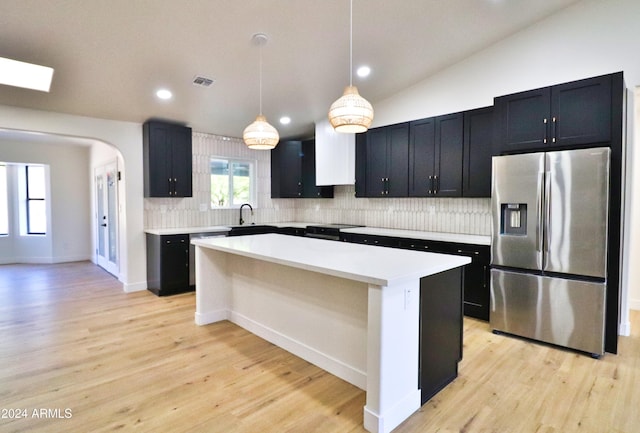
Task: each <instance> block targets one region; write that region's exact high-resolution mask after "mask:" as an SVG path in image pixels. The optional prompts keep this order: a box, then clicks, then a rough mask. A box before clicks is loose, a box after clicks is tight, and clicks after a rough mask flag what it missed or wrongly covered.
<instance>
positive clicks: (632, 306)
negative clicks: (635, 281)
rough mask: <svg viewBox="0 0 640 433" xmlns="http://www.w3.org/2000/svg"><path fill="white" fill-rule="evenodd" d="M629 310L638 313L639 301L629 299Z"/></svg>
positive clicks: (639, 308)
mask: <svg viewBox="0 0 640 433" xmlns="http://www.w3.org/2000/svg"><path fill="white" fill-rule="evenodd" d="M629 309H630V310H637V311H640V299H629Z"/></svg>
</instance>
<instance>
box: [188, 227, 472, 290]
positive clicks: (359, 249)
mask: <svg viewBox="0 0 640 433" xmlns="http://www.w3.org/2000/svg"><path fill="white" fill-rule="evenodd" d="M192 243H193V244H194V245H197V246H200V247H204V248H211V249H214V250H219V251H224V252H227V253H232V254H238V255H242V256H246V257H251V258H255V259H260V260H265V261H269V262H272V263H278V264H282V265H287V266H292V267H296V268H300V269H305V270H309V271H315V272H320V273H323V274H328V275H333V276H336V277H340V278H347V279H351V280H356V281H361V282H365V283H368V284H376V285H380V286H388V285H390V284H392V283H394V282H397V281H399V280H403V279H411V278H421V277H425V276H428V275H433V274H437V273H439V272H442V271H446V270H449V269H453V268H456V267H458V266H463V265H466V264H468V263H471V259H470V258H468V257H463V256H454V255H448V254H436V253H426V252H421V251H420V252H418V251H411V250H400V249H395V248H380V247H375V246H371V245H361V244H351V243H346V242H336V241H332V240H325V239H316V238H306V237H297V236H287V235H279V234H261V235H247V236H236V237H216V238H208V239H194V240H193V241H192Z"/></svg>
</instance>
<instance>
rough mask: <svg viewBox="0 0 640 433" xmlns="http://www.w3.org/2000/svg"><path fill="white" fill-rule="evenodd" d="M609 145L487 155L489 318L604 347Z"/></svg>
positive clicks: (529, 332)
mask: <svg viewBox="0 0 640 433" xmlns="http://www.w3.org/2000/svg"><path fill="white" fill-rule="evenodd" d="M610 158H611V157H610V149H609V148H593V149H580V150H567V151H557V152H546V153H545V152H542V153H531V154H524V155H508V156H496V157H493V172H492V173H493V175H492V199H491V203H492V214H493V223H492V242H491V265H492V267H491V311H490V325H491V328H492V329H493V330H494V331H502V332H505V333H509V334H514V335H519V336H523V337H527V338H531V339H535V340H539V341H544V342H547V343H552V344H556V345H560V346H565V347H569V348H572V349H576V350H580V351H583V352H588V353H591V354H592V355H593V356H600V355H602V354H603V353H604V335H605V334H604V333H605V299H606V290H607V281H606V275H607V226H608V220H607V215H608V209H609V196H608V195H609V166H610Z"/></svg>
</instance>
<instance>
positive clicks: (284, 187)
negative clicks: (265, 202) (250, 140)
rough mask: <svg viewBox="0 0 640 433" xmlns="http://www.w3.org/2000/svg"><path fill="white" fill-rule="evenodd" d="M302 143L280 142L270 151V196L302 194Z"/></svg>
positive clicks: (280, 196) (285, 196)
mask: <svg viewBox="0 0 640 433" xmlns="http://www.w3.org/2000/svg"><path fill="white" fill-rule="evenodd" d="M301 154H302V143H301V142H300V141H284V142H280V143H279V144H278V145H277V146H276V147H275V149H273V150H272V151H271V170H272V173H271V181H272V182H271V184H272V185H271V197H272V198H297V197H301V196H302V162H301V161H302V159H301Z"/></svg>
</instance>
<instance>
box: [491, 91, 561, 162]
mask: <svg viewBox="0 0 640 433" xmlns="http://www.w3.org/2000/svg"><path fill="white" fill-rule="evenodd" d="M495 106H496V107H497V110H498V113H499V118H500V143H499V145H498V148H497V149H496V150H495V151H494V152H495V154H501V153H505V152H512V151H520V150H533V149H541V148H544V147H545V146H547V141H548V140H547V139H548V137H549V134H550V130H549V129H550V120H551V119H550V109H551V89H550V88H549V87H545V88H543V89H536V90H531V91H528V92H521V93H516V94H513V95H507V96H502V97H499V98H496V99H495Z"/></svg>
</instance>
